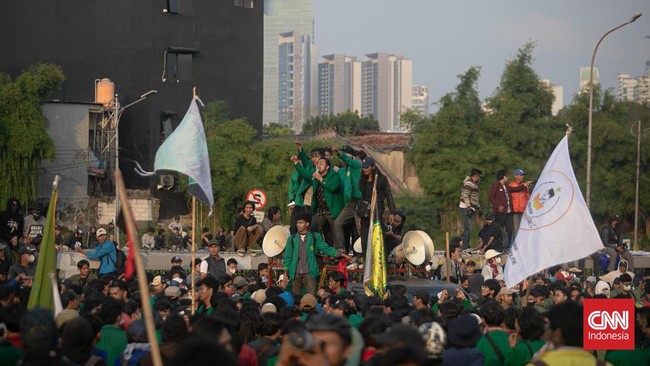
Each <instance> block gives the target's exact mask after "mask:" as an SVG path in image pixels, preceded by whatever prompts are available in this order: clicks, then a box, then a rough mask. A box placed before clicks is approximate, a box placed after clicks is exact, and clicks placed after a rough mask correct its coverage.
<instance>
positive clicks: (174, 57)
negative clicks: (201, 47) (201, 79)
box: [162, 47, 199, 82]
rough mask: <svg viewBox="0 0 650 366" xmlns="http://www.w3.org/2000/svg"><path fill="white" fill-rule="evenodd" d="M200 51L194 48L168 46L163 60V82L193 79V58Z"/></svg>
mask: <svg viewBox="0 0 650 366" xmlns="http://www.w3.org/2000/svg"><path fill="white" fill-rule="evenodd" d="M198 52H199V51H198V50H197V49H194V48H182V47H168V48H167V51H165V56H164V60H163V77H162V79H163V82H167V81H177V82H178V81H191V80H193V72H192V58H193V55H194V54H195V53H198Z"/></svg>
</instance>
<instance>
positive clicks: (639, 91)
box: [617, 72, 650, 104]
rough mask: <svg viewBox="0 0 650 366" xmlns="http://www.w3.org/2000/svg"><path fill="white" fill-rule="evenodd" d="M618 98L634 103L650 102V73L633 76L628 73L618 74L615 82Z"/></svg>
mask: <svg viewBox="0 0 650 366" xmlns="http://www.w3.org/2000/svg"><path fill="white" fill-rule="evenodd" d="M617 96H618V99H620V100H623V101H628V102H634V103H642V104H645V103H649V102H650V75H648V74H646V75H642V76H639V77H637V78H633V77H631V76H630V74H629V73H626V72H622V73H619V74H618V83H617Z"/></svg>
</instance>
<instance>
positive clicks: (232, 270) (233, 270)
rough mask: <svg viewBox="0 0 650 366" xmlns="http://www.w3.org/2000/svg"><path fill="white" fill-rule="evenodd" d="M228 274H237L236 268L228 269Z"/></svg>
mask: <svg viewBox="0 0 650 366" xmlns="http://www.w3.org/2000/svg"><path fill="white" fill-rule="evenodd" d="M228 272H230V273H231V274H232V273H235V272H237V268H228Z"/></svg>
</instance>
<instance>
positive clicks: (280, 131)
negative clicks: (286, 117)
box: [262, 123, 293, 136]
mask: <svg viewBox="0 0 650 366" xmlns="http://www.w3.org/2000/svg"><path fill="white" fill-rule="evenodd" d="M262 135H264V136H291V135H293V130H292V129H291V127H289V126H285V125H281V124H279V123H271V124H268V125H264V126H263V127H262Z"/></svg>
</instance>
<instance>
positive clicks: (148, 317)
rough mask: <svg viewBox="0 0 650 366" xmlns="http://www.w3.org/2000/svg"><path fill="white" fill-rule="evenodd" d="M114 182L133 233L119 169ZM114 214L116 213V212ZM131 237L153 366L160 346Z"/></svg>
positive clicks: (137, 245) (157, 364) (135, 243)
mask: <svg viewBox="0 0 650 366" xmlns="http://www.w3.org/2000/svg"><path fill="white" fill-rule="evenodd" d="M115 184H116V185H117V191H118V196H119V198H120V200H122V204H121V205H120V207H121V209H122V214H123V215H124V218H125V220H124V221H126V232H127V233H135V232H136V227H135V224H134V221H133V218H132V217H131V212H132V211H131V204H130V202H129V199H128V197H127V195H126V187H125V186H124V180H122V173H121V172H120V171H119V170H116V171H115ZM116 216H118V215H117V214H116ZM127 238H128V236H127ZM131 239H132V243H131V247H130V248H129V250H132V251H133V257H134V259H135V269H136V274H137V276H138V287H139V290H140V298H141V299H142V301H141V303H142V310H143V311H144V323H145V326H146V330H147V338H148V339H149V343H150V344H151V358H152V360H153V364H154V366H162V358H161V357H160V348H159V347H158V338H157V337H156V328H155V326H154V320H153V312H152V310H151V302H150V301H149V286H148V284H147V275H146V274H145V272H144V264H143V263H142V257H141V256H140V243H139V241H138V238H137V235H133V237H132V238H131Z"/></svg>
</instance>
